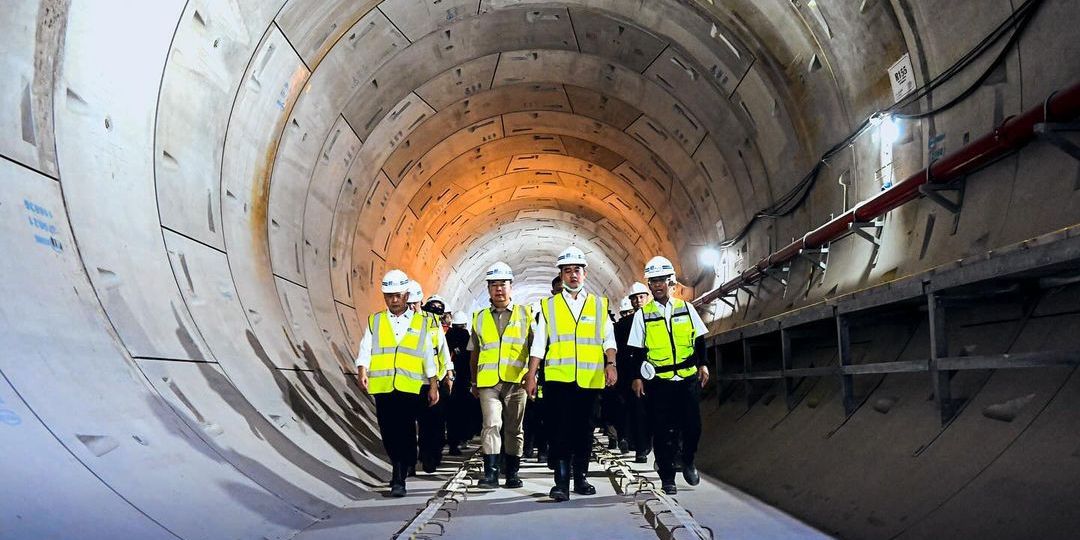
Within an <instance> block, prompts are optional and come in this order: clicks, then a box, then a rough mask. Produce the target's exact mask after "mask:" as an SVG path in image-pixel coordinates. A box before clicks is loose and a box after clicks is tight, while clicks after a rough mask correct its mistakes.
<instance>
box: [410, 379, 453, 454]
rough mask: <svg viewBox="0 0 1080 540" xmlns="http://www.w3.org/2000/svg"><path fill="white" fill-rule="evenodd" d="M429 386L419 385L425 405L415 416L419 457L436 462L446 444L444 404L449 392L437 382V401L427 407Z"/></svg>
mask: <svg viewBox="0 0 1080 540" xmlns="http://www.w3.org/2000/svg"><path fill="white" fill-rule="evenodd" d="M430 387H431V385H429V384H425V385H424V386H422V387H420V395H421V396H422V397H423V401H424V405H425V406H424V408H423V410H421V412H420V415H419V417H418V418H417V422H418V423H419V425H420V459H421V460H423V461H431V462H433V463H438V462H439V459H440V458H441V457H442V449H443V445H444V444H446V405H447V401H448V400H449V398H448V395H449V393H448V392H447V391H446V385H444V384H439V402H438V403H436V404H435V406H434V407H428V406H427V394H428V389H429V388H430Z"/></svg>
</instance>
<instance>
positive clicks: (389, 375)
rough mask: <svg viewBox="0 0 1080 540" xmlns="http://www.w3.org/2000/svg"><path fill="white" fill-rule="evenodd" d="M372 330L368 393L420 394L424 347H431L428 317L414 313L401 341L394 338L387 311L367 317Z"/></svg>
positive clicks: (425, 380)
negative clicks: (397, 392) (395, 392)
mask: <svg viewBox="0 0 1080 540" xmlns="http://www.w3.org/2000/svg"><path fill="white" fill-rule="evenodd" d="M368 328H370V329H371V366H370V368H369V372H368V391H369V392H371V393H372V394H389V393H390V392H393V391H394V390H398V391H401V392H405V393H409V394H419V393H420V387H421V386H423V384H424V383H425V382H427V379H426V378H425V377H424V354H425V346H426V347H430V346H431V338H430V336H429V335H428V329H429V326H428V324H427V321H426V318H424V317H421V316H419V314H413V317H412V320H410V321H409V329H408V330H406V332H405V335H404V336H402V338H401V342H400V343H399V342H397V340H396V339H395V337H394V329H393V327H392V326H391V325H390V321H389V320H388V319H387V315H386V312H385V311H382V312H379V313H376V314H374V315H371V316H370V317H368Z"/></svg>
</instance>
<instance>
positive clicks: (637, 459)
mask: <svg viewBox="0 0 1080 540" xmlns="http://www.w3.org/2000/svg"><path fill="white" fill-rule="evenodd" d="M648 462H649V455H648V454H638V455H636V456H634V463H648Z"/></svg>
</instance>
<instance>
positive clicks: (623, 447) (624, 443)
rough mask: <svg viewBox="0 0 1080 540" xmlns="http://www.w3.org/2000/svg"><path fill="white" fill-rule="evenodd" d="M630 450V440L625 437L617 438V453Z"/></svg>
mask: <svg viewBox="0 0 1080 540" xmlns="http://www.w3.org/2000/svg"><path fill="white" fill-rule="evenodd" d="M629 451H630V441H628V440H626V439H620V440H619V453H620V454H625V453H627V452H629Z"/></svg>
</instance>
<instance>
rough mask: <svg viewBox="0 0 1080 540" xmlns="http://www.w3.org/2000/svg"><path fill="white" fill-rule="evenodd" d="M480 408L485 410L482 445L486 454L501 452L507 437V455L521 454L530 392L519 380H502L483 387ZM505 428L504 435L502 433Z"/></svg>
mask: <svg viewBox="0 0 1080 540" xmlns="http://www.w3.org/2000/svg"><path fill="white" fill-rule="evenodd" d="M479 393H480V410H481V411H482V412H483V414H484V429H483V430H482V431H481V432H480V446H481V451H482V452H483V453H484V454H487V455H491V454H498V453H499V452H500V451H501V450H502V443H503V440H504V439H505V441H506V455H508V456H517V457H521V453H522V449H523V447H524V446H525V444H524V443H525V434H524V432H523V431H522V429H521V422H522V419H524V418H525V402H526V401H528V399H527V398H528V395H527V394H526V393H525V387H524V386H522V385H520V384H514V383H508V382H499V383H498V384H496V385H495V386H492V387H491V388H481V389H480V390H479ZM500 431H502V432H503V433H502V436H500Z"/></svg>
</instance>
